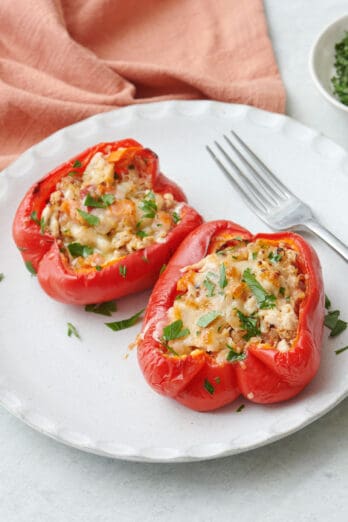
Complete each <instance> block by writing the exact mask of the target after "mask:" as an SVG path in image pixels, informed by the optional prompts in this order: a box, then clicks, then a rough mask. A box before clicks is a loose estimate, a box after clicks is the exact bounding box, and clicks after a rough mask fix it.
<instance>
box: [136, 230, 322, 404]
mask: <svg viewBox="0 0 348 522" xmlns="http://www.w3.org/2000/svg"><path fill="white" fill-rule="evenodd" d="M323 319H324V292H323V283H322V276H321V268H320V263H319V260H318V257H317V255H316V253H315V252H314V250H313V249H312V248H311V247H310V246H309V245H308V244H307V243H306V242H305V240H304V239H303V238H302V237H300V236H298V235H296V234H294V233H290V232H283V233H276V234H257V235H255V236H253V235H252V234H251V233H249V232H248V231H247V230H245V229H243V228H241V227H240V226H238V225H236V224H235V223H232V222H229V221H214V222H209V223H204V224H203V225H201V226H200V227H198V228H196V229H195V230H194V231H193V232H192V233H191V234H190V235H189V236H188V237H187V238H186V239H185V240H184V241H183V243H182V244H181V245H180V247H179V249H178V250H177V252H176V253H175V255H174V256H173V257H172V259H171V261H170V263H169V264H168V266H167V268H166V270H165V271H164V272H163V274H162V275H161V277H160V278H159V280H158V282H157V284H156V286H155V287H154V290H153V292H152V295H151V298H150V301H149V304H148V307H147V311H146V315H145V318H144V323H143V328H142V333H141V334H140V336H139V340H138V359H139V363H140V367H141V369H142V371H143V373H144V376H145V378H146V380H147V381H148V383H149V384H150V385H151V386H152V388H153V389H154V390H155V391H157V392H158V393H161V394H163V395H166V396H168V397H172V398H173V399H176V400H177V401H179V402H180V403H182V404H184V405H185V406H187V407H189V408H192V409H194V410H198V411H208V410H214V409H216V408H219V407H221V406H224V405H225V404H228V403H230V402H232V401H233V400H234V399H236V398H237V397H238V396H239V395H241V394H242V395H243V396H244V397H246V398H247V399H249V400H250V401H253V402H256V403H273V402H278V401H284V400H286V399H289V398H291V397H293V396H295V395H296V394H298V393H299V392H300V391H301V390H302V389H303V388H304V386H306V385H307V384H308V383H309V382H310V380H311V379H312V378H313V377H314V375H315V374H316V372H317V370H318V367H319V361H320V349H321V342H322V334H323Z"/></svg>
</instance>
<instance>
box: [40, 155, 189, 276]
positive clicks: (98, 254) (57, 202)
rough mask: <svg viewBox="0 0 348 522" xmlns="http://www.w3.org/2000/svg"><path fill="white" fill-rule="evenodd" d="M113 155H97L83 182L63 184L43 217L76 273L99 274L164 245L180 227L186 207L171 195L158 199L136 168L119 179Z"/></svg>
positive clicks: (78, 178) (76, 178)
mask: <svg viewBox="0 0 348 522" xmlns="http://www.w3.org/2000/svg"><path fill="white" fill-rule="evenodd" d="M116 152H119V151H116ZM113 154H114V153H112V154H110V155H109V156H106V155H103V154H102V153H101V152H97V153H96V154H95V155H94V156H93V157H92V159H91V160H90V162H89V164H88V165H87V167H86V169H85V171H84V172H83V174H82V176H80V175H75V174H76V173H74V172H72V173H70V175H67V176H65V177H64V178H62V179H61V180H60V182H59V183H58V184H57V186H56V190H55V191H54V192H53V193H52V194H51V196H50V199H49V202H48V203H47V205H46V206H45V208H44V210H43V212H42V215H41V220H42V223H43V229H44V231H47V232H49V233H50V234H52V235H53V236H54V237H55V238H57V239H59V240H60V243H61V250H62V251H63V252H64V253H65V255H66V256H67V258H68V260H69V262H70V264H71V266H72V267H73V268H75V269H79V268H91V267H97V268H98V269H100V267H102V266H103V265H104V264H106V263H109V262H110V261H113V260H116V259H118V258H121V257H124V256H126V255H127V254H130V253H131V252H134V251H135V250H140V249H143V248H145V247H147V246H149V245H151V244H153V243H161V242H164V241H165V240H166V236H167V235H168V232H169V231H170V230H171V229H172V228H173V227H174V226H175V225H176V223H177V222H178V221H180V212H181V207H182V204H180V203H178V202H177V201H175V200H174V198H173V195H172V194H170V193H167V194H157V193H154V192H153V191H152V190H151V188H152V187H151V179H149V177H148V176H141V175H140V174H139V173H138V172H137V169H136V167H135V166H134V165H129V166H128V169H127V172H126V173H124V174H122V176H121V177H120V176H119V175H118V174H116V173H115V165H114V163H113V162H112V161H111V159H112V158H113ZM108 160H109V161H108ZM114 161H115V159H114ZM86 197H87V198H89V199H87V200H86ZM86 203H87V204H88V203H90V206H87V205H86ZM93 205H94V206H93ZM76 243H77V244H78V246H77V247H76ZM71 245H75V246H71ZM79 254H80V255H79Z"/></svg>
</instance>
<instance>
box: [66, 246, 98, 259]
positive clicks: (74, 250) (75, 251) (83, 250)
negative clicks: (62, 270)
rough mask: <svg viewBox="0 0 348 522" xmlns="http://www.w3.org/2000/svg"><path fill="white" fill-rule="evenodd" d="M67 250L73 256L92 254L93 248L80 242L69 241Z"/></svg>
mask: <svg viewBox="0 0 348 522" xmlns="http://www.w3.org/2000/svg"><path fill="white" fill-rule="evenodd" d="M68 250H69V252H70V254H71V255H72V256H73V257H87V256H90V255H91V254H93V248H92V247H89V246H87V245H81V243H69V245H68Z"/></svg>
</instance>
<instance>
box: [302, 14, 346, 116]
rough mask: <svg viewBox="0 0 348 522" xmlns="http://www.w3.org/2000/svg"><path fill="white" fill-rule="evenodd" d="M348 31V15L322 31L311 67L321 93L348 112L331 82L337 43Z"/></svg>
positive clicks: (310, 60) (310, 62)
mask: <svg viewBox="0 0 348 522" xmlns="http://www.w3.org/2000/svg"><path fill="white" fill-rule="evenodd" d="M346 31H348V15H346V16H343V17H342V18H339V19H338V20H336V22H333V23H331V24H330V25H328V26H327V27H326V28H325V29H324V30H323V31H322V32H321V33H320V35H319V36H318V38H317V40H316V41H315V42H314V44H313V46H312V49H311V52H310V56H309V69H310V72H311V75H312V78H313V81H314V83H315V85H316V86H317V88H318V89H319V91H320V92H321V94H322V95H323V96H324V97H325V98H326V99H327V100H328V101H329V102H331V103H332V104H333V105H334V106H335V107H338V108H339V109H342V110H344V111H346V112H348V105H344V103H341V102H340V101H339V99H338V98H336V96H335V95H334V93H333V87H332V84H331V78H332V77H333V76H334V75H335V67H334V63H335V44H336V43H338V42H340V41H341V40H342V39H343V38H344V36H345V32H346Z"/></svg>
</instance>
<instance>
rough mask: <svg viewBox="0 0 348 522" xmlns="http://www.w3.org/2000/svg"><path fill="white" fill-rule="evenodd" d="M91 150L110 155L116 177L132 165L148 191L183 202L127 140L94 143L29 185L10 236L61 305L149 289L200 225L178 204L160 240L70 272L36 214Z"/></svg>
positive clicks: (154, 161) (148, 155) (153, 162)
mask: <svg viewBox="0 0 348 522" xmlns="http://www.w3.org/2000/svg"><path fill="white" fill-rule="evenodd" d="M97 152H101V153H103V154H111V153H113V156H114V158H113V161H115V172H117V174H118V175H119V176H122V173H123V172H125V170H126V169H127V168H128V165H129V164H130V163H132V164H134V165H135V166H136V168H137V169H138V172H140V174H141V176H148V177H150V179H151V184H152V190H153V191H154V192H157V193H160V194H164V193H171V194H172V195H173V196H174V199H175V200H176V201H178V202H186V197H185V195H184V193H183V192H182V190H181V189H180V188H179V187H178V186H177V185H176V184H175V183H174V182H172V181H170V180H169V179H167V178H166V177H165V176H164V175H163V174H161V173H160V172H159V162H158V157H157V155H156V154H155V153H154V152H152V151H151V150H150V149H147V148H144V147H143V146H142V145H141V144H140V143H138V142H137V141H135V140H132V139H126V140H122V141H117V142H111V143H100V144H98V145H95V146H94V147H91V148H89V149H87V150H86V151H84V152H82V153H81V154H79V155H78V156H76V157H74V158H72V159H71V160H69V161H68V162H66V163H64V164H63V165H60V166H59V167H57V168H56V169H55V170H53V171H52V172H50V173H49V174H47V175H46V176H45V177H43V178H42V179H41V180H40V181H38V182H37V183H35V184H34V185H33V186H32V187H31V188H30V189H29V190H28V192H27V193H26V195H25V197H24V199H23V200H22V202H21V203H20V205H19V208H18V210H17V213H16V216H15V219H14V223H13V237H14V240H15V243H16V245H17V247H18V248H19V249H20V251H21V253H22V256H23V259H24V261H25V262H26V263H27V266H28V265H29V266H30V268H31V269H32V270H33V271H36V272H37V275H38V280H39V282H40V284H41V286H42V288H43V289H44V290H45V291H46V292H47V293H48V294H49V295H50V296H51V297H53V298H54V299H57V300H58V301H62V302H64V303H70V304H88V303H99V302H103V301H108V300H111V299H115V298H119V297H123V296H125V295H128V294H130V293H133V292H138V291H142V290H145V289H146V288H149V287H151V286H152V285H153V283H154V282H155V281H156V279H157V277H158V274H159V272H160V270H161V267H162V266H163V264H165V263H167V261H168V260H169V258H170V257H171V255H172V254H173V253H174V251H175V250H176V248H177V247H178V245H179V244H180V243H181V241H182V240H183V239H184V238H185V237H186V235H187V234H188V233H189V232H190V231H191V230H193V229H194V228H196V227H197V226H198V225H200V224H201V223H202V218H201V216H200V215H199V214H198V213H197V212H196V211H195V210H194V209H193V208H191V207H190V206H188V205H187V204H186V203H184V204H183V207H182V209H181V215H180V218H181V219H180V221H179V223H178V224H177V225H176V226H174V227H173V228H172V229H171V230H170V231H169V232H168V235H167V236H166V240H165V242H163V243H153V244H152V245H150V246H148V247H147V248H145V249H141V250H138V251H135V252H133V253H131V254H129V255H127V256H125V257H122V258H120V259H117V260H115V261H111V262H110V263H108V264H107V265H106V266H105V267H103V269H102V270H100V271H98V270H96V269H95V268H93V267H91V268H84V269H80V270H74V269H72V267H71V266H70V265H69V263H68V260H67V258H66V257H65V255H64V254H63V253H62V252H61V251H60V243H59V240H56V239H55V238H54V237H53V236H52V235H51V234H49V233H48V232H44V233H42V231H40V216H41V213H42V211H43V209H44V207H45V206H46V204H47V201H48V200H49V198H50V195H51V193H52V192H53V191H54V190H55V187H56V185H57V183H58V182H59V181H60V180H61V179H62V178H63V177H64V176H66V175H67V174H69V173H70V172H71V171H73V172H74V173H75V175H76V176H81V175H82V173H83V171H84V170H85V168H86V166H87V165H88V163H89V161H90V160H91V158H92V157H93V156H94V154H96V153H97ZM33 215H34V216H35V219H33Z"/></svg>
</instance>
